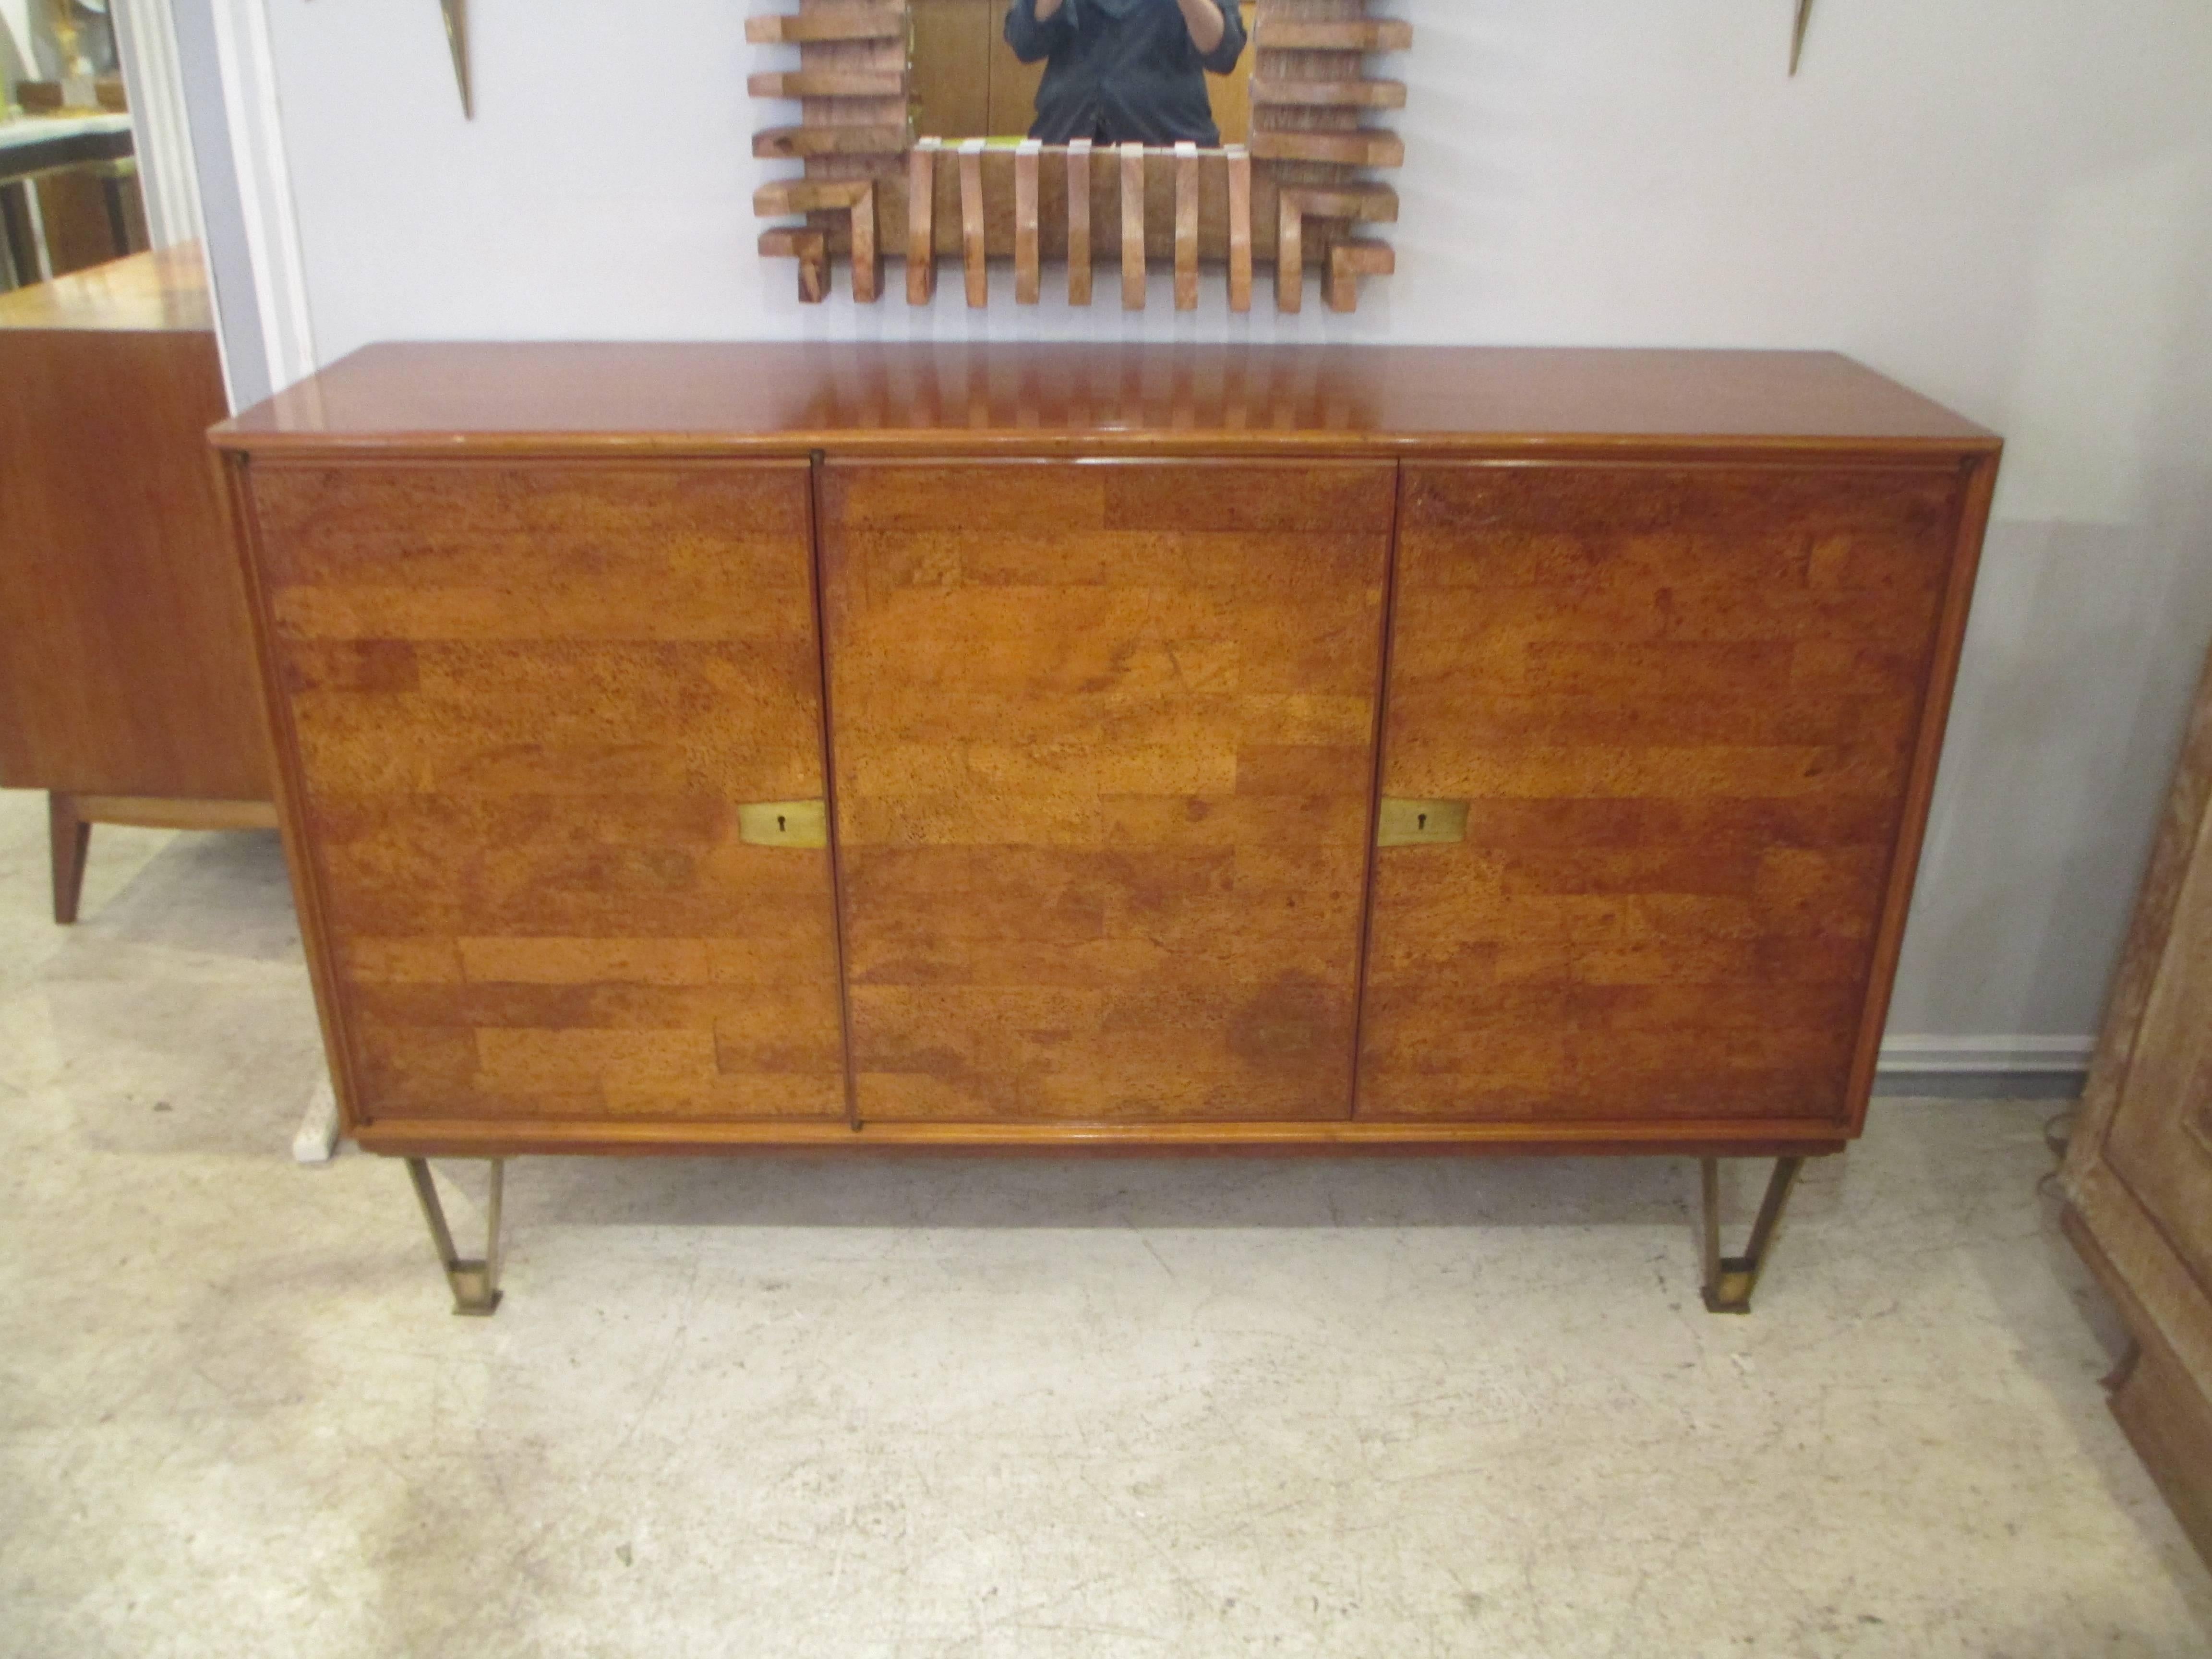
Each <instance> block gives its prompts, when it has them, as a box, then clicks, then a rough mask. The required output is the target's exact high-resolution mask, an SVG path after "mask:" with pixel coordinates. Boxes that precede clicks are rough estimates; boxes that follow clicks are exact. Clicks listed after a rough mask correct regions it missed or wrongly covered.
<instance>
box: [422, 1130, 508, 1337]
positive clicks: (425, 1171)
mask: <svg viewBox="0 0 2212 1659" xmlns="http://www.w3.org/2000/svg"><path fill="white" fill-rule="evenodd" d="M407 1178H408V1179H409V1180H410V1181H411V1182H414V1183H415V1196H416V1199H417V1200H420V1201H421V1203H422V1218H423V1219H424V1220H425V1221H427V1222H428V1223H429V1224H430V1242H431V1243H433V1244H435V1245H436V1246H437V1248H438V1265H439V1266H440V1267H443V1268H444V1269H445V1270H446V1280H447V1283H448V1284H450V1285H452V1286H453V1311H454V1312H455V1313H457V1314H467V1315H469V1316H471V1317H474V1318H478V1319H482V1318H487V1317H489V1316H490V1315H491V1314H492V1313H493V1312H494V1311H495V1310H497V1309H498V1307H499V1208H500V1197H501V1188H503V1187H504V1186H505V1185H506V1178H507V1160H506V1159H505V1158H494V1159H492V1160H491V1198H490V1200H489V1203H488V1205H487V1206H486V1213H485V1216H484V1253H483V1259H482V1260H481V1261H463V1260H461V1256H460V1253H459V1251H457V1250H456V1249H453V1230H452V1229H451V1228H450V1227H448V1226H447V1225H446V1210H445V1206H443V1205H441V1204H440V1203H439V1202H438V1188H437V1187H436V1185H435V1183H434V1182H432V1181H431V1179H430V1165H429V1163H428V1160H427V1159H423V1158H409V1159H408V1160H407Z"/></svg>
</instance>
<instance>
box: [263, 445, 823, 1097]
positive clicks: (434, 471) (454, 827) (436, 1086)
mask: <svg viewBox="0 0 2212 1659" xmlns="http://www.w3.org/2000/svg"><path fill="white" fill-rule="evenodd" d="M808 488H809V486H808V475H807V469H806V468H805V465H799V464H791V465H773V464H762V465H744V464H726V465H701V464H697V463H687V464H686V465H684V466H683V467H681V468H677V467H653V466H649V465H637V466H630V465H611V466H592V465H574V464H570V465H556V464H552V463H542V464H532V463H528V462H518V463H513V464H499V463H491V462H485V463H474V464H468V465H404V464H394V465H377V466H374V467H367V466H329V467H307V466H301V467H290V466H270V465H260V466H257V467H256V468H255V469H253V471H252V499H253V506H254V510H255V516H256V522H257V531H258V556H259V562H260V571H261V585H262V589H263V596H262V597H263V604H264V610H265V613H266V617H267V624H268V625H267V634H268V640H269V649H270V656H271V659H272V669H273V671H274V673H275V675H276V677H277V678H278V681H279V684H280V688H281V702H282V705H283V716H284V718H283V720H282V721H280V726H282V727H283V740H284V741H286V742H287V743H288V744H289V747H290V750H291V754H292V757H293V765H294V766H295V769H296V777H297V780H298V788H297V802H298V806H299V809H300V811H301V813H302V814H303V815H304V817H305V819H306V823H305V825H304V826H303V827H304V829H305V830H306V836H305V841H306V844H307V846H308V847H309V848H311V849H312V850H313V857H314V859H315V861H316V869H315V871H314V881H315V890H316V898H317V903H318V905H319V910H320V913H321V916H322V919H323V924H324V927H325V932H326V934H327V936H328V941H329V945H330V969H329V971H330V973H331V976H332V978H333V980H334V981H335V983H334V990H335V995H336V1000H337V1005H338V1009H339V1019H338V1022H337V1024H338V1028H339V1029H338V1031H337V1036H338V1039H339V1045H338V1046H339V1048H340V1052H341V1053H342V1054H343V1062H342V1068H343V1070H344V1072H345V1073H347V1075H348V1077H349V1081H350V1097H351V1101H350V1103H351V1107H352V1110H353V1113H354V1115H355V1118H356V1122H367V1121H374V1119H376V1118H378V1117H387V1116H388V1117H399V1118H408V1119H415V1118H442V1119H470V1120H498V1119H509V1120H517V1119H520V1120H552V1119H594V1118H610V1117H627V1118H637V1119H675V1120H694V1119H712V1118H733V1119H742V1118H756V1117H836V1116H840V1115H842V1114H843V1113H844V1111H845V1109H846V1107H845V1100H844V1054H843V1046H842V1017H841V1013H840V1008H839V1000H838V987H837V976H836V933H835V910H834V905H833V900H832V892H831V881H830V872H829V854H828V852H827V850H826V849H823V848H812V849H796V848H774V847H763V846H755V845H750V844H748V843H746V842H744V840H742V839H741V836H740V833H739V823H738V811H737V809H738V805H739V804H740V803H742V802H748V801H788V800H804V799H820V798H821V797H822V796H823V793H824V788H823V782H824V779H823V758H822V750H823V733H822V711H821V665H820V659H819V653H818V649H817V643H816V634H815V627H814V615H815V608H814V594H813V582H812V560H811V546H810V540H809V528H808V516H807V515H808Z"/></svg>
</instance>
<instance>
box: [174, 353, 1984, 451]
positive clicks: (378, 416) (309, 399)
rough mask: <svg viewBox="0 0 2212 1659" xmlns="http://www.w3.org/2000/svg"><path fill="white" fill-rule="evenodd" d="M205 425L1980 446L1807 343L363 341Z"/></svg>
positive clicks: (719, 435) (1168, 444)
mask: <svg viewBox="0 0 2212 1659" xmlns="http://www.w3.org/2000/svg"><path fill="white" fill-rule="evenodd" d="M213 436H214V440H215V441H216V444H217V445H218V446H219V447H223V448H227V449H235V450H244V451H248V452H253V453H276V452H281V451H285V450H372V451H374V450H405V451H420V450H424V449H429V450H437V449H441V448H443V447H448V446H452V445H455V444H465V445H468V446H470V447H497V448H513V449H525V448H549V447H550V448H558V449H562V450H592V449H603V450H610V451H638V450H643V451H647V452H654V451H691V452H696V451H701V450H710V451H713V450H720V451H732V452H747V451H752V452H759V453H787V454H788V453H797V452H803V451H805V450H807V449H811V448H815V447H834V448H836V449H838V450H840V451H845V452H849V451H853V450H856V449H866V450H883V451H890V452H894V453H896V452H900V451H909V452H911V451H925V452H926V451H934V452H939V453H949V452H958V453H977V452H979V451H991V450H1003V451H1007V452H1018V453H1050V452H1052V451H1054V450H1056V449H1137V450H1159V451H1162V452H1174V451H1177V450H1182V451H1199V450H1210V451H1215V452H1218V451H1222V450H1236V449H1250V450H1255V451H1264V450H1284V449H1292V450H1307V451H1316V452H1335V453H1359V452H1362V451H1370V450H1371V451H1377V452H1393V451H1407V450H1415V451H1418V450H1423V449H1442V448H1449V447H1469V446H1476V447H1493V448H1496V447H1507V448H1510V447H1528V448H1542V447H1549V446H1558V447H1577V446H1589V445H1598V446H1613V445H1620V446H1629V447H1638V446H1641V447H1696V446H1699V445H1703V444H1729V443H1733V444H1741V443H1745V442H1751V443H1759V444H1772V445H1776V446H1780V447H1809V448H1820V447H1852V448H1873V449H1883V448H1896V449H1899V450H1904V451H1917V452H1927V451H1930V450H1934V451H1939V452H1952V453H1959V452H1967V451H1985V450H1988V449H1991V448H1994V447H1995V446H1996V438H1995V437H1994V435H1991V434H1990V432H1988V431H1987V430H1986V429H1985V428H1982V427H1979V426H1977V425H1975V424H1974V423H1973V422H1970V421H1967V420H1966V419H1964V418H1962V417H1960V416H1957V415H1954V414H1952V413H1951V412H1950V411H1949V410H1946V409H1944V408H1943V407H1942V406H1941V405H1940V404H1935V403H1932V402H1930V401H1929V400H1928V399H1927V398H1923V397H1921V396H1919V395H1918V394H1917V393H1915V392H1911V391H1908V390H1907V389H1906V388H1905V387H1904V386H1899V385H1898V384H1897V383H1896V382H1895V381H1893V380H1887V379H1885V378H1883V377H1882V376H1881V375H1879V374H1875V373H1874V372H1873V371H1872V370H1870V369H1868V368H1862V367H1861V366H1860V365H1858V364H1857V363H1855V362H1851V361H1850V359H1849V358H1846V357H1842V356H1836V355H1834V354H1832V353H1826V352H1775V351H1666V350H1616V349H1540V348H1518V347H1516V348H1492V347H1459V346H1452V347H1443V346H1420V347H1405V346H1400V347H1382V346H1182V345H1141V346H1140V345H1133V344H1132V345H1092V344H1042V343H990V344H972V345H931V344H860V343H831V342H812V343H775V344H709V345H681V344H586V343H569V344H459V343H411V344H390V345H376V346H370V347H368V348H365V349H362V350H361V351H357V352H356V353H355V354H354V355H353V356H349V357H348V358H346V359H344V360H343V362H339V363H337V364H335V365H333V366H332V367H331V368H328V369H325V370H324V371H323V372H322V373H320V374H315V375H313V376H310V377H309V378H308V379H307V380H302V381H301V382H300V383H299V384H298V385H297V386H293V387H291V388H290V389H289V390H287V391H285V392H280V393H278V394H277V395H276V397H274V398H270V400H268V401H267V402H265V403H263V404H258V405H257V406H256V407H254V408H252V409H251V410H246V412H245V413H244V414H242V415H240V416H238V417H237V418H235V419H234V420H231V421H227V422H224V423H223V424H222V425H221V426H218V427H217V428H215V431H214V435H213Z"/></svg>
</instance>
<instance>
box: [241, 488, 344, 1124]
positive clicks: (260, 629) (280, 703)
mask: <svg viewBox="0 0 2212 1659" xmlns="http://www.w3.org/2000/svg"><path fill="white" fill-rule="evenodd" d="M218 465H222V470H223V475H224V478H223V482H224V489H223V491H222V499H223V508H224V513H225V515H226V516H227V518H228V520H229V527H230V532H231V545H232V548H233V550H234V551H235V552H236V554H237V556H238V562H239V569H240V575H241V577H242V579H243V580H244V582H245V585H246V620H247V623H248V625H249V626H250V628H251V629H252V635H253V660H254V665H255V667H256V668H257V669H258V672H259V678H260V690H261V702H262V708H263V711H264V714H265V716H266V719H267V723H268V727H267V729H268V736H269V746H270V754H271V758H272V760H273V762H274V764H273V765H272V766H271V767H270V772H271V775H272V781H274V783H275V785H276V820H277V823H276V827H277V829H278V831H279V833H280V834H281V835H282V836H283V842H284V865H285V868H286V870H287V871H288V872H289V873H290V876H291V882H292V902H293V903H294V905H295V906H296V907H297V908H298V910H299V915H300V939H301V945H302V946H303V947H304V950H305V954H306V956H307V977H308V981H309V983H310V984H311V985H312V986H313V989H314V993H315V1018H316V1021H317V1023H318V1024H320V1026H321V1027H322V1032H323V1054H324V1057H325V1062H326V1064H327V1065H328V1066H329V1069H330V1074H331V1089H332V1091H334V1092H335V1093H336V1095H337V1103H338V1127H339V1128H340V1130H341V1131H342V1132H343V1133H346V1134H349V1135H352V1136H354V1137H356V1139H358V1137H359V1136H360V1134H361V1133H362V1131H363V1130H365V1129H367V1128H368V1127H369V1126H370V1123H371V1121H372V1120H371V1119H370V1118H369V1116H368V1114H367V1112H366V1110H365V1109H364V1108H363V1103H362V1098H361V1092H360V1087H359V1083H358V1074H357V1073H356V1070H355V1066H354V1057H353V1049H352V1045H351V1043H350V1042H349V1041H348V1032H347V1030H346V1022H345V1017H344V1008H343V1003H342V1001H341V1000H340V997H339V994H338V975H337V959H336V957H335V955H334V954H333V951H332V947H331V936H330V927H329V924H328V921H326V919H325V905H324V901H323V887H324V875H323V870H322V863H321V860H319V858H318V857H317V856H316V854H315V842H314V840H313V838H312V837H310V836H308V835H307V829H306V824H305V818H304V810H305V809H304V805H303V803H302V801H301V788H302V783H301V779H302V772H301V763H300V738H299V732H298V730H297V729H296V728H295V726H294V725H293V721H292V704H291V699H290V698H289V697H288V696H285V695H284V692H283V684H284V682H283V677H282V676H281V675H280V674H279V673H278V672H277V668H276V647H275V646H274V645H273V643H272V642H271V639H270V631H271V625H270V617H269V594H268V589H267V586H266V585H265V584H264V582H263V581H262V580H261V526H260V518H259V515H258V513H257V512H256V511H255V509H254V506H253V485H252V477H251V476H250V470H251V462H250V460H249V458H248V457H246V456H244V455H240V454H228V455H225V456H223V457H222V458H221V459H220V461H219V462H218Z"/></svg>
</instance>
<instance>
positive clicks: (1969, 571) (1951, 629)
mask: <svg viewBox="0 0 2212 1659" xmlns="http://www.w3.org/2000/svg"><path fill="white" fill-rule="evenodd" d="M1998 459H1999V457H1998V455H1997V454H1996V453H1994V452H1993V453H1988V454H1982V455H1976V456H1974V457H1972V459H1967V460H1965V461H1963V462H1961V463H1960V501H1959V513H1958V522H1957V524H1956V526H1955V527H1954V531H1953V539H1952V544H1951V572H1950V580H1949V582H1948V584H1947V586H1946V587H1945V590H1944V595H1943V611H1942V620H1941V621H1940V622H1939V623H1938V624H1937V629H1936V648H1935V651H1934V653H1933V654H1932V655H1931V657H1930V659H1929V667H1928V676H1927V678H1926V680H1925V681H1924V682H1923V685H1922V689H1921V694H1920V726H1919V732H1918V734H1917V737H1916V738H1915V739H1914V744H1913V755H1912V769H1911V773H1910V775H1908V777H1907V779H1906V781H1905V805H1904V809H1903V811H1901V812H1900V813H1899V817H1898V824H1897V835H1896V838H1895V840H1894V841H1893V842H1892V843H1891V847H1890V858H1889V879H1888V882H1887V888H1886V891H1885V894H1884V896H1883V899H1882V908H1881V923H1880V925H1879V926H1878V927H1876V928H1875V939H1874V957H1873V962H1872V964H1871V968H1870V970H1869V974H1868V977H1867V988H1866V1000H1865V1002H1864V1004H1863V1010H1862V1012H1861V1014H1860V1017H1859V1037H1858V1046H1857V1049H1856V1051H1855V1052H1854V1054H1852V1057H1851V1069H1850V1079H1849V1081H1848V1082H1847V1083H1846V1084H1845V1085H1844V1121H1846V1123H1847V1124H1848V1125H1849V1127H1850V1133H1851V1134H1852V1135H1853V1136H1854V1137H1856V1136H1857V1135H1858V1134H1859V1133H1862V1132H1863V1130H1864V1129H1865V1127H1866V1115H1867V1106H1868V1103H1869V1101H1871V1100H1872V1098H1873V1096H1874V1080H1875V1067H1876V1066H1878V1065H1879V1064H1880V1062H1881V1036H1882V1030H1883V1028H1884V1027H1885V1026H1886V1025H1887V1024H1888V1021H1889V999H1890V993H1891V992H1892V991H1893V989H1894V988H1895V987H1896V984H1897V963H1898V957H1899V954H1900V953H1901V952H1902V951H1903V950H1904V947H1905V922H1906V921H1907V919H1908V918H1909V917H1910V915H1911V910H1912V892H1913V888H1914V886H1915V884H1917V882H1918V880H1919V878H1920V850H1921V847H1922V844H1923V842H1924V841H1925V840H1926V838H1927V834H1928V810H1929V803H1930V802H1931V801H1932V800H1933V799H1935V794H1936V774H1937V772H1938V770H1939V769H1941V766H1942V758H1943V739H1944V736H1945V733H1946V731H1947V729H1948V726H1949V723H1950V717H1951V697H1952V693H1953V691H1954V690H1955V689H1956V688H1957V685H1958V681H1959V658H1960V653H1961V652H1962V651H1963V650H1964V648H1965V646H1966V618H1967V615H1968V613H1969V611H1971V609H1972V605H1973V598H1974V581H1975V578H1976V577H1977V575H1978V574H1979V572H1980V569H1981V559H1982V543H1983V538H1984V537H1985V536H1986V535H1987V534H1988V532H1989V524H1990V502H1991V501H1992V500H1993V499H1994V498H1995V495H1996V482H1997V462H1998Z"/></svg>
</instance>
